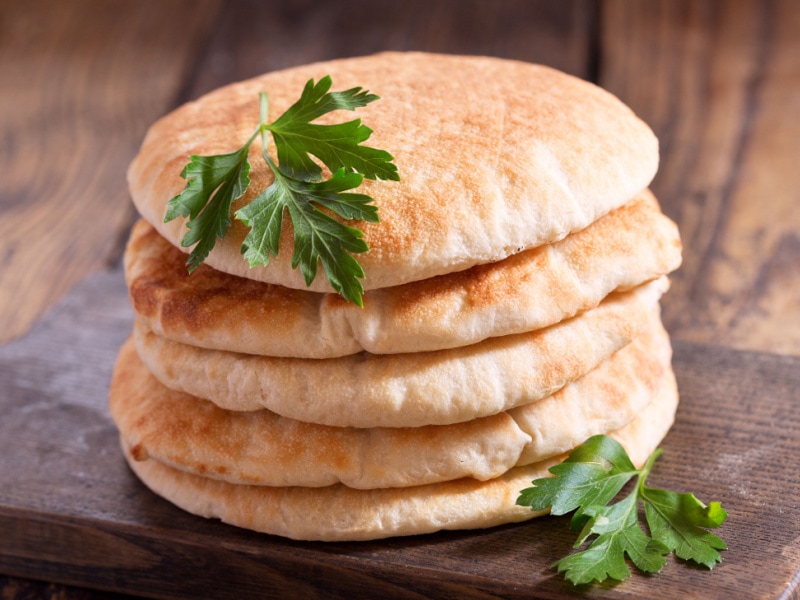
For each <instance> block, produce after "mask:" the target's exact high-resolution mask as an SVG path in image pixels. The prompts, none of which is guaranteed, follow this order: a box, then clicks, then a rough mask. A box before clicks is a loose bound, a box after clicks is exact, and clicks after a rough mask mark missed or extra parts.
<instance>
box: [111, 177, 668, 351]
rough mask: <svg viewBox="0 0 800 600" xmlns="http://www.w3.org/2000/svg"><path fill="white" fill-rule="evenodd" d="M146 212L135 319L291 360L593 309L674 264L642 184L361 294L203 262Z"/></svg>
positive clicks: (409, 346) (427, 344) (468, 336)
mask: <svg viewBox="0 0 800 600" xmlns="http://www.w3.org/2000/svg"><path fill="white" fill-rule="evenodd" d="M185 262H186V256H185V255H184V254H183V253H182V252H180V251H179V250H178V249H177V248H175V247H173V246H172V245H171V244H170V243H169V242H167V241H166V240H165V239H164V238H163V237H161V236H160V235H159V234H158V232H157V231H155V229H153V227H152V226H150V225H149V224H148V223H147V222H146V221H140V222H139V223H138V224H137V225H136V226H135V227H134V228H133V231H132V234H131V237H130V240H129V242H128V247H127V250H126V253H125V273H126V279H127V282H128V286H129V289H130V296H131V302H132V304H133V307H134V310H135V311H136V316H137V318H138V319H139V321H141V322H142V323H144V324H145V325H146V326H147V327H148V328H149V329H151V330H152V331H154V332H155V333H157V334H159V335H161V336H163V337H165V338H167V339H170V340H173V341H176V342H181V343H184V344H190V345H192V346H198V347H202V348H209V349H214V350H227V351H230V352H244V353H247V354H262V355H265V356H291V357H297V358H333V357H337V356H344V355H348V354H355V353H357V352H361V351H362V350H366V351H367V352H370V353H373V354H393V353H399V352H423V351H431V350H441V349H445V348H454V347H459V346H467V345H470V344H474V343H477V342H480V341H482V340H484V339H486V338H491V337H499V336H504V335H512V334H517V333H523V332H526V331H533V330H535V329H541V328H543V327H547V326H549V325H552V324H554V323H558V322H560V321H562V320H564V319H568V318H570V317H572V316H574V315H575V314H577V313H579V312H583V311H585V310H588V309H591V308H593V307H595V306H597V304H599V303H600V302H601V301H602V299H603V298H605V297H606V296H607V295H608V294H609V293H611V292H613V291H614V290H626V289H631V288H633V287H636V286H638V285H640V284H642V283H644V282H647V281H650V280H653V279H657V278H659V277H661V276H662V275H665V274H667V273H669V272H671V271H673V270H674V269H676V268H677V267H678V266H679V265H680V262H681V244H680V238H679V236H678V231H677V228H676V227H675V224H674V223H673V222H672V221H670V220H669V219H668V218H667V217H665V216H664V215H663V214H662V213H661V211H660V209H659V206H658V202H657V201H656V199H655V197H653V195H652V194H651V193H650V192H649V191H645V192H643V193H642V194H640V195H639V196H637V197H636V198H634V199H633V200H632V201H631V202H628V203H626V204H625V205H624V206H622V207H620V208H618V209H616V210H614V211H612V212H611V213H609V214H608V215H606V216H605V217H602V218H601V219H599V220H598V221H596V222H595V223H593V224H591V225H590V226H589V227H587V228H586V229H583V230H581V231H578V232H575V233H573V234H571V235H570V236H568V237H567V238H565V239H563V240H561V241H559V242H556V243H554V244H548V245H545V246H539V247H538V248H534V249H531V250H527V251H524V252H520V253H519V254H516V255H514V256H512V257H510V258H507V259H505V260H502V261H499V262H496V263H491V264H487V265H480V266H476V267H473V268H471V269H468V270H466V271H461V272H458V273H451V274H448V275H442V276H440V277H434V278H431V279H426V280H424V281H418V282H414V283H410V284H406V285H401V286H396V287H390V288H383V289H379V290H373V291H371V292H367V293H366V294H365V295H364V308H363V309H361V308H359V307H357V306H355V305H353V304H351V303H349V302H346V301H344V300H342V298H341V297H340V296H338V295H337V294H322V293H315V292H308V291H304V290H295V289H290V288H286V287H283V286H279V285H272V284H267V283H261V282H256V281H252V280H249V279H243V278H241V277H236V276H233V275H229V274H227V273H223V272H221V271H217V270H215V269H212V268H211V267H209V266H207V265H202V266H200V267H199V268H198V269H197V270H196V271H194V272H193V273H192V274H191V275H189V274H188V272H187V270H186V265H185Z"/></svg>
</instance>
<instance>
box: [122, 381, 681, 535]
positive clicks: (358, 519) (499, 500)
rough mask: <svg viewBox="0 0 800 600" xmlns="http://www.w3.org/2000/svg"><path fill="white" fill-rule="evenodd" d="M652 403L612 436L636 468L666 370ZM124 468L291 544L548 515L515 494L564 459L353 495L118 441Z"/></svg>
mask: <svg viewBox="0 0 800 600" xmlns="http://www.w3.org/2000/svg"><path fill="white" fill-rule="evenodd" d="M658 395H659V397H658V401H656V402H652V403H651V404H649V405H648V407H647V409H646V410H645V411H644V412H643V413H642V414H641V415H639V416H638V417H637V418H636V419H634V420H633V421H631V422H630V423H628V425H626V426H624V427H623V428H621V429H619V430H617V431H615V432H612V433H611V436H612V437H614V438H615V439H617V441H619V442H620V443H621V444H622V445H623V446H624V447H625V449H626V451H627V452H628V454H629V455H630V457H631V460H632V461H633V463H634V464H635V465H637V466H639V467H641V465H642V464H644V462H645V461H646V460H647V457H648V456H649V455H650V454H651V453H652V452H653V451H654V450H655V449H656V447H657V446H658V444H659V443H660V442H661V440H662V439H663V438H664V436H665V435H666V434H667V432H668V431H669V428H670V427H671V426H672V423H673V420H674V417H675V410H676V409H677V405H678V393H677V386H676V383H675V377H674V375H673V373H672V370H671V369H668V371H667V373H666V376H665V377H664V378H663V380H662V387H661V389H660V390H659V394H658ZM121 445H122V448H123V451H124V453H125V456H126V458H127V460H128V464H129V465H130V467H131V469H132V470H133V471H134V473H136V475H137V476H138V477H139V478H140V479H141V480H142V481H143V482H144V483H145V485H147V486H148V487H149V488H150V489H151V490H152V491H153V492H155V493H156V494H158V495H160V496H163V497H164V498H166V499H167V500H169V501H170V502H172V503H173V504H175V505H177V506H179V507H181V508H183V509H184V510H186V511H188V512H190V513H194V514H196V515H200V516H202V517H207V518H214V519H220V520H222V521H223V522H225V523H229V524H232V525H236V526H238V527H244V528H246V529H251V530H255V531H259V532H262V533H269V534H275V535H280V536H283V537H288V538H292V539H297V540H319V541H358V540H371V539H381V538H387V537H393V536H403V535H417V534H423V533H432V532H434V531H439V530H442V529H479V528H485V527H493V526H496V525H500V524H504V523H514V522H520V521H525V520H529V519H532V518H534V517H538V516H541V515H544V514H546V512H547V511H540V512H534V511H531V509H530V508H527V507H522V506H517V505H516V504H515V500H516V498H517V496H518V494H519V491H520V490H521V489H523V488H525V487H528V486H530V483H531V481H532V480H533V479H537V478H541V477H547V476H548V472H547V470H548V469H549V468H550V467H551V466H553V465H554V464H557V463H558V462H559V461H561V460H563V459H564V458H566V457H565V456H564V455H561V456H559V457H554V458H551V459H547V460H545V461H541V462H537V463H533V464H531V465H526V466H522V467H515V468H513V469H511V470H509V471H507V472H506V473H504V474H503V475H501V476H500V477H496V478H494V479H490V480H488V481H478V480H475V479H472V478H463V479H457V480H453V481H445V482H441V483H434V484H428V485H421V486H414V487H408V488H383V489H372V490H358V489H353V488H349V487H347V486H343V485H332V486H327V487H322V488H307V487H297V486H289V487H265V486H254V485H237V484H232V483H227V482H225V481H219V480H215V479H210V478H207V477H201V476H198V475H194V474H191V473H186V472H184V471H179V470H177V469H174V468H171V467H169V466H167V465H165V464H163V463H161V462H159V461H156V460H146V461H137V460H135V459H134V458H133V457H132V456H131V453H130V448H129V446H128V444H127V442H125V441H124V440H122V441H121Z"/></svg>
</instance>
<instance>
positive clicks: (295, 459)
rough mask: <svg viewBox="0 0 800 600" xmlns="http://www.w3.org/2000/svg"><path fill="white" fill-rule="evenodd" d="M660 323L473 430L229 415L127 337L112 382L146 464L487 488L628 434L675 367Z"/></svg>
mask: <svg viewBox="0 0 800 600" xmlns="http://www.w3.org/2000/svg"><path fill="white" fill-rule="evenodd" d="M655 325H656V327H654V328H652V330H650V331H645V332H643V333H642V334H641V335H640V336H639V337H638V338H637V339H636V340H634V341H633V342H632V343H631V344H629V345H628V346H626V347H625V348H623V349H622V350H619V351H618V352H616V353H615V354H614V355H613V356H611V357H610V358H608V359H606V360H605V361H604V362H603V363H601V364H600V365H599V366H598V367H597V368H595V369H594V370H593V371H591V372H590V373H588V374H587V375H585V376H584V377H582V378H581V379H579V380H577V381H576V382H574V383H572V384H570V385H567V386H565V387H564V388H562V389H561V390H560V391H559V392H557V393H556V394H554V395H553V396H550V397H549V398H546V399H543V400H541V401H539V402H535V403H533V404H528V405H525V406H521V407H519V408H516V409H514V410H513V411H510V412H509V413H499V414H497V415H493V416H489V417H483V418H481V419H476V420H472V421H467V422H465V423H457V424H453V425H438V426H427V427H413V428H373V429H356V428H352V427H330V426H325V425H314V424H309V423H303V422H301V421H296V420H293V419H287V418H285V417H280V416H278V415H276V414H275V413H272V412H270V411H266V410H259V411H254V412H232V411H226V410H223V409H221V408H218V407H217V406H216V405H214V404H212V403H211V402H207V401H205V400H200V399H197V398H194V397H192V396H189V395H187V394H182V393H180V392H175V391H173V390H170V389H168V388H165V387H164V386H163V385H161V384H160V383H158V381H157V380H156V379H155V378H154V377H152V375H150V373H149V372H148V371H147V369H146V368H145V367H144V365H143V364H142V363H141V361H140V360H139V358H138V356H137V354H136V350H135V348H134V346H133V344H132V343H131V342H130V341H129V342H128V343H127V344H126V345H125V346H124V347H123V349H122V351H121V352H120V356H119V359H118V361H117V366H116V369H115V372H114V377H113V379H112V383H111V394H110V398H111V400H110V406H111V414H112V416H113V418H114V420H115V422H116V423H117V426H118V428H119V430H120V433H121V435H122V436H123V438H125V439H126V440H127V442H128V445H129V446H130V448H131V455H132V456H133V457H135V458H136V459H137V460H146V459H147V458H153V459H156V460H158V461H160V462H163V463H165V464H168V465H170V466H172V467H175V468H178V469H180V470H184V471H189V472H193V473H196V474H198V475H204V476H206V477H211V478H214V479H222V480H224V481H228V482H230V483H250V484H256V485H269V486H289V485H299V486H305V487H317V486H327V485H332V484H334V483H340V482H341V483H343V484H345V485H347V486H349V487H355V488H359V489H373V488H381V487H407V486H416V485H423V484H428V483H435V482H438V481H447V480H451V479H459V478H461V477H474V478H475V479H480V480H487V479H492V478H494V477H498V476H499V475H501V474H503V473H505V472H506V471H508V470H509V469H510V468H512V467H514V466H515V465H521V464H528V463H532V462H536V461H539V460H543V459H544V458H548V457H550V456H554V455H557V454H561V453H562V452H564V451H567V450H569V449H571V448H573V447H574V446H576V445H578V444H579V443H580V442H581V441H583V440H584V439H586V438H588V437H589V436H591V435H593V434H595V433H608V432H610V431H614V430H616V429H619V428H620V427H622V426H623V425H626V424H627V423H628V422H630V421H631V420H633V419H634V418H635V417H636V415H637V414H639V413H640V412H642V410H643V409H644V407H645V406H647V404H649V403H650V402H651V401H652V400H653V398H654V396H655V395H656V392H657V390H658V386H659V383H660V381H661V379H662V377H663V374H664V371H665V369H666V368H667V367H668V365H669V360H670V352H669V348H670V346H669V339H668V337H667V334H666V332H665V331H664V330H663V328H662V327H661V325H660V323H659V322H658V321H657V320H656V322H655Z"/></svg>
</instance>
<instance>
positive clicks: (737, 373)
mask: <svg viewBox="0 0 800 600" xmlns="http://www.w3.org/2000/svg"><path fill="white" fill-rule="evenodd" d="M384 49H397V50H412V49H413V50H427V51H441V52H450V53H468V54H489V55H496V56H503V57H510V58H517V59H522V60H526V61H531V62H541V63H545V64H549V65H552V66H555V67H557V68H560V69H562V70H565V71H567V72H570V73H573V74H576V75H578V76H580V77H583V78H586V79H589V80H592V81H595V82H597V83H599V84H600V85H601V86H603V87H605V88H607V89H609V90H611V91H612V92H614V93H616V94H617V95H618V96H620V97H621V98H622V99H623V100H624V101H625V102H627V103H628V104H629V105H630V106H632V107H633V109H634V110H635V111H636V112H637V113H638V114H639V115H641V116H642V117H643V118H644V119H645V120H646V121H647V122H649V123H650V125H651V126H652V127H653V129H654V130H655V131H656V133H657V135H658V136H659V137H660V139H661V149H662V163H661V169H660V171H659V174H658V176H657V178H656V180H655V182H654V183H653V189H654V190H655V192H656V194H657V195H658V197H659V198H660V200H661V201H662V204H663V208H664V211H665V212H666V213H667V214H668V215H669V216H671V217H672V218H673V219H674V220H675V221H677V223H678V224H679V227H680V229H681V232H682V237H683V241H684V247H685V259H684V264H683V267H682V268H681V270H680V271H679V272H677V273H676V274H675V276H674V279H673V287H672V289H671V291H670V292H669V294H668V296H667V297H666V298H665V300H664V303H663V305H664V320H665V323H666V325H667V327H668V329H669V331H670V332H671V334H672V336H673V340H674V341H675V367H676V371H677V373H678V378H679V383H680V386H681V392H682V406H681V410H680V412H679V416H678V422H677V424H676V426H675V428H674V430H673V432H672V433H671V434H670V436H669V437H668V438H667V440H666V441H665V443H664V448H665V457H664V458H663V459H662V461H660V463H659V464H660V465H661V466H660V467H659V469H660V470H659V471H657V473H655V474H654V478H657V479H658V483H660V484H661V485H664V486H669V485H674V486H675V487H683V486H689V487H690V488H691V489H692V490H693V491H695V492H696V493H697V494H698V495H699V496H701V497H702V498H705V499H707V500H709V499H718V500H721V501H722V502H723V505H724V506H726V507H727V508H728V511H729V513H730V518H729V521H728V523H726V525H725V527H724V529H723V532H722V534H723V537H725V538H726V539H727V540H728V541H729V544H730V550H728V551H727V552H726V553H725V561H724V562H723V564H722V565H721V566H720V567H718V568H717V569H715V570H714V571H713V572H711V573H704V572H701V571H700V570H698V569H692V568H689V567H687V566H686V565H681V564H677V563H674V562H673V563H671V564H669V565H668V567H667V569H666V570H665V572H664V573H662V574H661V575H659V576H657V577H655V578H644V577H638V576H637V577H634V578H633V579H631V580H628V581H626V582H625V583H623V584H621V585H619V586H594V587H590V588H587V589H585V590H581V591H580V592H581V593H582V594H584V595H588V596H591V597H595V596H596V597H627V598H634V597H650V598H659V597H664V598H670V597H677V596H678V595H679V594H680V595H682V596H684V597H687V598H690V597H694V598H711V597H721V596H723V595H725V596H727V597H730V598H752V597H763V598H797V597H798V593H800V592H799V590H800V502H798V497H800V474H799V473H798V471H800V469H799V468H798V458H797V457H798V452H800V440H799V438H800V430H798V427H800V419H799V418H798V412H800V411H798V406H800V392H798V390H799V389H800V160H799V159H800V119H798V114H800V4H799V3H798V2H796V0H774V1H769V0H767V1H764V0H741V1H739V0H736V1H734V0H730V1H728V2H725V1H722V0H720V1H716V2H715V1H693V0H660V1H652V2H639V1H636V0H630V1H628V0H570V1H564V2H548V1H540V0H517V1H511V0H499V1H497V0H495V1H492V2H488V1H480V0H443V1H438V0H425V1H422V0H345V1H342V2H323V1H322V0H319V1H313V0H306V1H298V0H285V1H282V2H274V1H263V2H259V1H257V0H251V1H245V0H239V1H237V2H235V3H226V2H223V1H221V0H219V1H217V0H168V1H164V2H136V1H132V0H129V1H124V0H72V1H71V2H48V1H47V0H27V1H26V2H12V1H11V0H3V1H0V124H1V125H2V127H1V128H0V132H2V138H0V165H1V166H2V181H3V184H2V185H0V342H1V343H2V345H0V415H2V417H1V418H0V574H2V575H0V597H2V598H15V597H25V598H28V597H40V596H44V597H58V598H82V597H95V596H97V595H103V596H110V595H111V594H110V592H117V593H127V594H134V595H147V596H169V597H180V596H198V597H199V596H228V597H232V596H236V597H242V595H243V594H251V595H258V596H261V597H264V596H275V597H291V596H297V595H303V596H309V597H330V596H334V597H354V596H358V595H370V594H372V593H378V592H380V593H382V594H383V595H386V596H389V597H415V598H416V597H424V596H430V597H465V598H466V597H482V598H484V597H512V596H520V597H523V596H524V597H544V598H557V597H572V596H573V595H575V594H576V593H577V592H575V591H573V590H571V589H570V587H569V586H568V585H566V584H564V582H563V581H562V580H561V578H560V577H558V576H556V575H555V574H554V573H552V571H550V570H549V569H548V566H547V565H548V564H549V562H551V561H552V560H553V559H554V558H556V557H557V556H559V555H560V554H559V552H563V551H565V550H566V549H567V548H568V546H569V543H570V542H569V540H570V534H569V533H568V532H565V531H564V523H563V521H561V522H559V520H558V519H544V520H537V521H534V522H532V523H529V524H524V525H518V526H513V527H505V528H499V529H496V530H492V531H489V532H469V533H447V534H435V535H433V536H421V537H419V538H409V539H406V540H393V541H387V542H381V543H369V544H361V545H359V544H333V545H324V544H300V543H293V542H287V541H284V540H277V539H275V538H271V537H268V536H267V537H265V536H256V535H250V534H249V533H247V532H240V531H238V530H234V529H233V528H230V527H226V526H224V525H221V524H219V523H211V522H206V521H203V520H201V519H195V518H194V517H191V516H189V515H184V514H183V513H181V512H180V511H177V510H176V509H174V508H173V507H171V506H169V505H168V504H166V503H165V502H162V501H161V500H159V499H157V498H155V497H154V496H152V494H149V493H148V492H147V491H146V490H145V489H144V488H143V487H142V486H140V485H139V484H138V483H137V482H136V481H135V480H134V479H133V477H132V476H131V475H130V474H129V473H128V472H127V470H126V469H125V467H124V464H123V463H122V461H121V459H120V456H119V452H118V450H117V448H116V442H115V435H114V429H113V425H112V424H111V422H110V419H109V418H108V416H107V412H106V409H105V396H106V392H107V385H108V383H107V382H108V377H109V373H110V369H111V364H112V362H113V359H114V353H115V351H116V348H117V347H118V346H119V344H120V343H121V341H122V339H123V338H124V337H125V335H126V333H127V331H128V330H129V328H130V324H131V314H130V309H129V308H128V306H127V300H126V295H125V288H124V283H123V282H122V276H121V271H120V255H121V252H122V247H123V244H124V241H125V238H126V236H127V232H128V229H129V227H130V225H131V223H132V222H133V220H134V218H135V215H134V211H133V208H132V207H131V204H130V201H129V198H128V194H127V190H126V186H125V169H126V167H127V164H128V162H129V161H130V159H131V158H132V157H133V155H134V153H135V152H136V149H137V147H138V145H139V143H140V141H141V139H142V136H143V134H144V131H145V129H146V127H147V125H148V124H149V123H150V122H152V121H153V120H154V119H156V118H157V117H158V116H160V115H162V114H164V113H165V112H167V111H169V110H170V109H171V108H173V107H175V106H176V105H178V104H180V103H181V102H183V101H186V100H189V99H191V98H194V97H196V96H198V95H199V94H201V93H204V92H206V91H209V90H211V89H213V88H215V87H217V86H219V85H222V84H225V83H227V82H230V81H234V80H238V79H242V78H245V77H248V76H251V75H255V74H258V73H261V72H265V71H269V70H274V69H279V68H282V67H287V66H291V65H296V64H302V63H306V62H311V61H315V60H320V59H326V58H332V57H339V56H350V55H360V54H369V53H373V52H376V51H380V50H384ZM554 547H555V549H556V551H555V552H554V550H553V548H554ZM90 590H95V591H90ZM97 590H104V592H101V591H97Z"/></svg>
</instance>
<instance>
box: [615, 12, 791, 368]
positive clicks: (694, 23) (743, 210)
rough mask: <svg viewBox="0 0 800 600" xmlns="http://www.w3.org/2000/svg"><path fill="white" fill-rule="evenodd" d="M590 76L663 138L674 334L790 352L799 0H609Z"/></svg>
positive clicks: (669, 310)
mask: <svg viewBox="0 0 800 600" xmlns="http://www.w3.org/2000/svg"><path fill="white" fill-rule="evenodd" d="M602 22H603V26H602V32H601V43H602V46H601V48H602V57H603V64H602V69H601V73H600V83H601V85H603V86H604V87H607V88H608V89H610V90H611V91H612V92H614V93H616V94H617V95H619V96H620V97H621V98H622V99H623V100H624V101H625V102H627V103H628V104H629V105H631V107H632V108H633V109H634V110H635V111H636V112H637V113H638V114H639V115H641V116H642V118H644V120H645V121H647V122H649V123H650V124H651V125H652V126H653V128H654V129H655V131H656V133H657V135H658V136H659V137H660V139H661V142H662V165H661V169H660V172H659V175H658V176H657V178H656V181H655V183H654V185H653V187H654V190H655V192H656V194H657V195H658V196H659V198H660V199H661V201H662V203H663V205H664V210H665V212H666V213H667V214H669V215H670V216H671V217H673V218H674V219H676V221H677V222H678V225H679V227H680V230H681V233H682V236H683V240H684V246H685V252H684V255H685V260H684V264H683V267H682V268H681V270H680V271H679V272H678V273H676V274H675V276H674V285H673V288H672V290H671V291H670V293H669V295H668V296H667V298H666V299H665V302H664V305H665V315H664V317H665V322H666V324H667V327H668V329H669V330H670V331H671V333H672V334H673V335H674V336H675V337H677V338H678V339H682V340H689V341H695V342H703V343H712V342H713V343H719V344H722V345H725V346H730V347H735V348H742V349H753V350H762V351H770V352H779V353H786V354H794V355H799V354H800V336H798V335H792V334H791V332H797V331H800V204H799V203H798V202H799V201H800V196H798V190H800V169H798V168H797V157H798V156H800V120H798V119H797V118H794V115H796V114H797V111H798V106H800V87H798V85H797V82H798V81H800V60H798V56H800V36H798V31H800V4H798V3H797V2H794V1H793V0H775V1H771V2H762V1H761V0H743V1H741V2H739V1H737V2H725V1H724V0H723V1H710V0H707V1H703V2H695V1H693V0H661V1H659V2H629V1H626V0H610V1H608V2H604V3H603V5H602Z"/></svg>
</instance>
